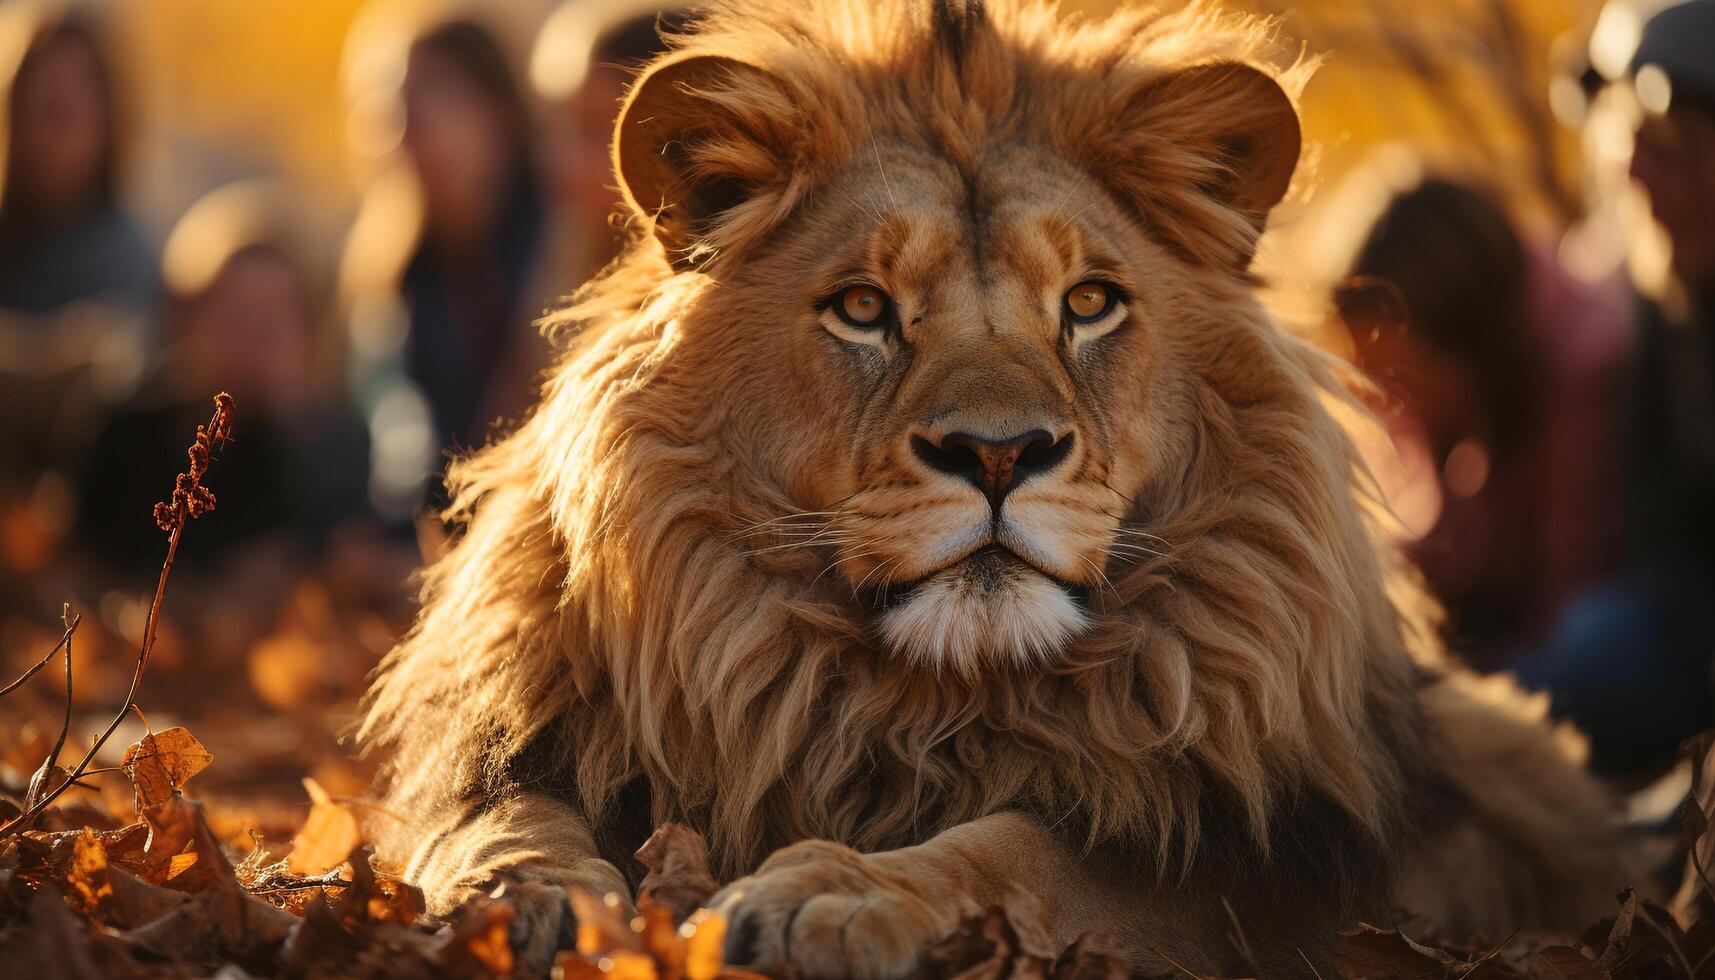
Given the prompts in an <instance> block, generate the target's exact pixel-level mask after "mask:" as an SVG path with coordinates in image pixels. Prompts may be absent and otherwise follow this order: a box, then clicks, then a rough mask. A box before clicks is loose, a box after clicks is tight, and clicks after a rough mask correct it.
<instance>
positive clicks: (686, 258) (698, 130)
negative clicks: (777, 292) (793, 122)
mask: <svg viewBox="0 0 1715 980" xmlns="http://www.w3.org/2000/svg"><path fill="white" fill-rule="evenodd" d="M781 99H782V93H781V89H780V87H779V86H778V85H777V84H775V83H774V81H773V78H772V76H770V75H769V74H768V73H767V72H765V71H763V70H762V69H760V68H756V67H754V66H751V65H747V64H745V63H743V62H741V61H737V60H735V59H732V58H726V57H721V56H717V55H693V56H689V57H681V58H677V59H671V58H670V59H668V60H666V61H662V62H659V63H657V64H655V65H654V66H653V67H651V68H650V69H649V70H648V71H646V72H644V74H643V75H642V76H641V77H640V78H639V79H638V80H637V83H636V84H635V85H633V86H632V89H631V92H630V94H629V95H628V96H627V97H626V100H625V106H624V108H623V109H621V111H620V114H619V123H618V126H617V128H616V130H615V132H614V139H613V165H614V172H615V173H616V174H617V175H618V177H619V184H620V188H621V192H622V193H623V194H624V196H625V203H626V204H627V206H628V207H629V208H630V209H631V210H632V211H633V212H634V214H635V215H636V216H637V217H638V218H639V219H641V220H642V221H644V222H646V223H647V224H648V225H649V226H650V227H651V229H652V230H653V231H654V233H655V237H657V238H659V239H660V240H661V244H662V245H663V246H665V247H666V249H667V257H668V259H669V261H671V262H672V263H673V265H674V266H675V267H679V268H684V267H687V266H689V265H692V264H695V263H696V262H697V261H699V260H700V258H701V257H702V256H703V255H704V254H705V253H706V252H707V250H706V249H703V248H700V247H699V246H700V245H702V244H704V239H705V238H706V237H707V236H708V235H709V233H710V232H711V231H712V230H714V229H716V228H717V227H720V226H722V225H723V224H732V223H737V222H735V221H734V219H735V217H742V216H738V215H735V212H737V211H740V210H742V209H743V208H744V206H745V205H747V204H750V203H755V202H753V201H752V198H754V197H756V196H757V194H758V192H759V191H762V190H764V189H766V188H768V187H770V186H773V185H776V184H777V183H778V182H779V180H780V178H781V176H782V171H783V169H784V168H783V166H782V156H783V155H784V154H782V153H781V152H780V148H770V147H768V146H767V145H765V143H764V140H763V138H762V137H763V135H764V134H765V133H767V132H768V130H769V129H770V128H771V127H770V126H769V125H768V122H769V120H768V118H767V115H768V114H767V111H766V110H768V109H771V108H774V107H775V106H776V105H777V104H778V103H779V101H780V100H781Z"/></svg>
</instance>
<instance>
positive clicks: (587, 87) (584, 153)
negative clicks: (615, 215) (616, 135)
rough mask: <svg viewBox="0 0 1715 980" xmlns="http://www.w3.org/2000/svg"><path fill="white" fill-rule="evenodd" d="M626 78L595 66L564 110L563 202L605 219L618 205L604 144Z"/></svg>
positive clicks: (609, 135) (622, 94)
mask: <svg viewBox="0 0 1715 980" xmlns="http://www.w3.org/2000/svg"><path fill="white" fill-rule="evenodd" d="M629 79H630V76H629V75H628V74H627V73H625V72H624V71H621V70H620V69H618V68H613V67H610V66H606V65H597V66H595V67H593V68H591V69H590V73H589V77H588V78H587V79H585V81H584V84H583V85H581V86H579V87H578V91H577V92H576V94H574V95H573V96H572V97H571V99H570V100H569V103H568V105H567V108H566V112H567V115H568V117H569V124H570V125H569V134H568V135H569V137H570V139H569V141H568V146H567V147H566V148H565V149H566V154H567V155H566V159H565V166H564V170H563V172H562V175H561V176H562V178H563V179H564V180H566V181H567V182H568V184H569V186H568V188H566V189H567V190H569V191H570V192H571V193H569V194H567V199H568V200H575V201H576V202H577V203H578V204H579V206H580V207H582V208H583V209H585V210H586V211H588V212H589V213H591V214H593V215H595V216H597V217H600V218H606V217H607V215H608V214H609V213H610V212H611V211H612V210H613V209H614V206H615V205H616V204H618V202H619V198H618V196H617V195H616V194H615V193H614V176H613V162H612V160H611V159H610V157H609V155H608V143H609V141H610V140H611V139H612V137H613V126H614V123H615V122H616V121H617V120H618V118H619V103H620V100H621V99H622V98H623V97H624V96H625V86H626V83H627V81H629Z"/></svg>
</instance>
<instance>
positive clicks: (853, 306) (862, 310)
mask: <svg viewBox="0 0 1715 980" xmlns="http://www.w3.org/2000/svg"><path fill="white" fill-rule="evenodd" d="M830 305H831V306H833V308H834V312H835V313H836V314H838V315H839V318H840V319H841V320H844V321H845V322H846V324H847V325H848V326H853V327H857V328H859V329H863V330H870V329H874V328H876V327H879V326H881V325H882V321H883V319H884V318H885V317H886V316H887V305H888V301H887V294H886V293H884V292H882V291H881V290H879V289H877V288H875V287H874V286H870V285H861V286H848V287H846V288H845V289H843V290H841V291H840V292H839V294H838V295H836V296H835V297H834V299H833V302H832V303H831V304H830Z"/></svg>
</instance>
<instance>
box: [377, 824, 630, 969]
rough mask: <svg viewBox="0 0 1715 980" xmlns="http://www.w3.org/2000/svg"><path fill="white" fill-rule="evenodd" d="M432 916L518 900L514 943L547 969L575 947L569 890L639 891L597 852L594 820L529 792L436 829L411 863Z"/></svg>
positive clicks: (529, 961)
mask: <svg viewBox="0 0 1715 980" xmlns="http://www.w3.org/2000/svg"><path fill="white" fill-rule="evenodd" d="M405 877H406V879H407V880H408V881H410V882H412V883H413V884H415V885H416V886H417V887H419V888H421V889H422V890H423V898H424V902H425V904H426V905H427V908H428V912H429V914H431V915H438V916H444V915H448V914H451V913H452V912H454V911H455V910H457V909H458V908H459V907H460V906H461V905H463V904H465V903H466V902H469V901H470V900H472V899H474V898H476V897H477V896H479V895H493V894H495V893H496V891H497V890H498V891H499V893H500V897H503V898H505V899H507V900H509V901H511V902H512V903H513V905H514V907H515V908H516V909H517V913H516V916H515V917H514V919H513V945H514V946H515V947H516V948H517V950H518V952H519V958H520V964H521V965H522V966H523V967H524V968H525V969H526V970H527V971H529V972H533V973H546V972H547V970H548V968H549V966H550V965H551V964H552V962H553V956H554V952H555V950H557V949H559V948H561V947H564V946H569V945H570V944H571V941H572V938H573V935H574V932H573V928H572V927H573V926H574V924H575V923H574V922H573V920H572V916H571V909H570V906H569V904H568V899H567V893H566V889H567V888H568V887H571V886H574V885H576V886H580V887H583V888H587V889H590V890H592V891H595V892H597V893H601V894H605V893H607V892H617V893H618V894H619V896H620V897H621V899H622V900H624V901H625V902H627V903H629V902H630V900H631V895H630V891H629V889H628V888H627V887H626V883H625V877H624V876H623V875H621V874H620V873H619V869H617V868H615V867H614V866H613V865H612V864H610V863H609V862H607V861H604V860H602V859H601V858H600V857H599V856H597V850H596V846H595V839H594V837H593V836H592V835H591V834H590V831H589V825H588V823H587V822H586V821H585V820H584V818H583V816H582V815H581V814H579V813H578V812H577V811H576V810H574V809H573V808H572V807H570V806H567V805H566V804H565V803H564V802H562V801H560V800H557V799H554V798H553V797H549V796H544V795H541V794H534V793H523V794H519V795H517V796H511V797H508V798H506V799H503V800H497V801H493V802H488V803H482V804H477V805H473V806H471V807H469V808H467V809H465V810H463V811H461V812H458V813H451V814H448V815H447V816H446V818H444V819H443V820H441V821H440V822H439V823H438V824H437V825H435V826H433V827H431V828H428V833H427V836H426V839H424V840H423V841H422V842H421V843H420V844H419V845H418V846H417V847H416V849H415V850H414V851H413V852H412V854H411V859H410V863H409V864H408V865H407V867H406V870H405Z"/></svg>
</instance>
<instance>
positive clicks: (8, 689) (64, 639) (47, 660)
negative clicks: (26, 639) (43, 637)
mask: <svg viewBox="0 0 1715 980" xmlns="http://www.w3.org/2000/svg"><path fill="white" fill-rule="evenodd" d="M81 622H83V616H81V615H79V616H78V617H77V618H76V619H73V620H72V621H71V622H70V623H68V624H66V631H65V633H64V634H63V635H61V636H60V641H59V642H58V643H56V644H54V648H53V649H52V650H49V651H48V655H47V656H45V657H43V658H42V659H40V660H38V661H36V664H35V666H33V667H31V668H30V669H29V670H26V671H24V674H23V676H21V677H19V678H18V679H17V680H15V681H13V682H12V683H10V684H7V685H6V686H5V687H3V688H0V698H3V697H5V696H6V695H8V694H11V693H12V692H13V691H16V690H17V689H18V688H20V687H23V686H24V682H25V681H27V680H29V679H30V678H32V677H34V676H36V675H37V674H38V673H40V672H41V670H42V668H44V667H46V666H47V665H48V664H51V663H53V662H54V655H55V654H57V653H59V652H60V650H61V649H63V648H64V647H65V646H66V645H67V644H69V643H70V642H71V635H72V634H73V633H76V632H77V627H78V624H79V623H81Z"/></svg>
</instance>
